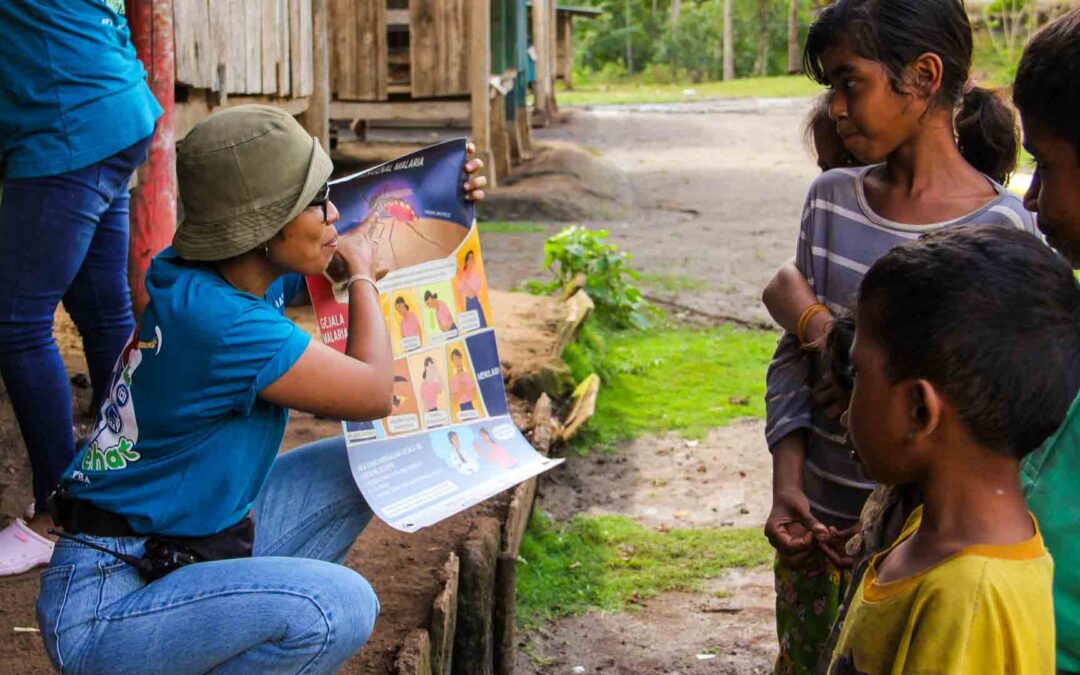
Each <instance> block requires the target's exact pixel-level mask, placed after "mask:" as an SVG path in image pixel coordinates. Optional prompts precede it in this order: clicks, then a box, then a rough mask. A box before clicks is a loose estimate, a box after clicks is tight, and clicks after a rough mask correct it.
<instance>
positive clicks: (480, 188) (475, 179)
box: [465, 143, 488, 202]
mask: <svg viewBox="0 0 1080 675" xmlns="http://www.w3.org/2000/svg"><path fill="white" fill-rule="evenodd" d="M465 153H466V161H465V173H467V174H469V180H467V181H465V199H468V200H469V201H474V202H478V201H480V200H482V199H483V198H484V188H485V187H487V183H488V180H487V178H485V177H484V176H477V175H476V174H477V173H478V172H479V171H480V169H483V168H484V161H483V160H481V159H477V158H476V157H473V155H475V154H476V145H475V144H474V143H468V144H466V145H465Z"/></svg>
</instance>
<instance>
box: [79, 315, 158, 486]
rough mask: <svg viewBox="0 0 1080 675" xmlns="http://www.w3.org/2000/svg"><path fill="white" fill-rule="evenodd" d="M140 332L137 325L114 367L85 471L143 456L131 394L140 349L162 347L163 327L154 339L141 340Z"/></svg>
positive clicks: (112, 467)
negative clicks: (139, 450)
mask: <svg viewBox="0 0 1080 675" xmlns="http://www.w3.org/2000/svg"><path fill="white" fill-rule="evenodd" d="M138 332H139V328H138V326H136V327H135V332H134V333H132V335H131V337H130V338H129V339H128V343H127V346H125V347H124V351H123V352H121V353H120V358H119V360H118V361H117V363H116V367H115V368H114V369H113V379H112V383H111V386H110V387H109V396H108V398H107V399H105V402H104V403H102V405H101V411H100V413H99V418H98V425H97V428H96V429H95V430H94V436H93V437H92V438H91V439H90V444H89V445H88V446H87V448H86V453H85V454H84V455H83V459H82V465H81V468H82V470H83V471H115V470H118V469H124V468H126V467H127V466H128V464H131V463H133V462H137V461H139V460H140V459H141V458H142V457H141V455H139V453H138V452H136V451H135V443H136V442H138V440H139V423H138V421H137V420H136V418H135V402H134V401H133V400H132V396H131V378H132V376H133V375H134V373H135V369H136V368H138V367H139V364H140V363H142V352H141V351H140V350H142V349H149V350H153V351H155V352H157V351H160V349H161V330H160V329H155V336H154V339H153V340H151V341H149V342H143V341H140V340H139V339H138Z"/></svg>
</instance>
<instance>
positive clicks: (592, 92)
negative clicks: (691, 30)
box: [558, 75, 825, 106]
mask: <svg viewBox="0 0 1080 675" xmlns="http://www.w3.org/2000/svg"><path fill="white" fill-rule="evenodd" d="M823 91H825V90H824V88H823V87H822V86H821V85H819V84H817V83H816V82H813V81H811V80H810V79H809V78H807V77H805V76H803V75H785V76H781V77H749V78H743V79H740V80H729V81H727V82H701V83H698V84H690V83H682V84H645V83H643V82H641V81H639V80H633V79H630V80H627V81H625V82H617V83H613V84H599V83H584V84H580V85H575V86H574V89H573V91H567V90H565V89H563V90H560V91H559V92H558V100H559V105H567V106H574V105H614V104H640V103H677V102H679V101H703V100H707V99H711V98H800V97H806V96H816V95H817V94H820V93H822V92H823ZM690 92H692V93H690Z"/></svg>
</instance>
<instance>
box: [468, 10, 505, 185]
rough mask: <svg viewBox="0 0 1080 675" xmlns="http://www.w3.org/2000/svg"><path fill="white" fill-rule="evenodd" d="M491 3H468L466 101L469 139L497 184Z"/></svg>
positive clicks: (490, 182)
mask: <svg viewBox="0 0 1080 675" xmlns="http://www.w3.org/2000/svg"><path fill="white" fill-rule="evenodd" d="M490 35H491V4H490V3H488V2H470V3H469V40H468V44H469V103H470V115H469V117H470V120H471V122H472V141H473V143H475V144H476V154H477V156H478V157H479V158H480V159H482V160H483V161H484V165H485V166H486V167H487V170H486V171H485V173H486V175H487V179H488V186H489V187H490V188H494V187H496V186H497V185H498V173H497V172H496V170H495V162H494V154H493V153H492V146H491V100H490V93H489V92H490V88H491V85H490V84H489V83H488V79H489V78H490V77H491V38H490Z"/></svg>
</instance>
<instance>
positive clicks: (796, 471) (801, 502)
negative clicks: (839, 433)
mask: <svg viewBox="0 0 1080 675" xmlns="http://www.w3.org/2000/svg"><path fill="white" fill-rule="evenodd" d="M772 450H773V503H772V510H771V511H770V512H769V518H768V519H767V520H766V521H765V536H766V537H767V538H768V540H769V543H770V544H772V545H773V548H775V549H776V551H777V553H779V555H780V558H781V559H782V560H783V561H784V564H785V565H787V566H788V567H791V568H798V567H800V566H801V565H803V564H804V563H805V562H806V560H807V559H808V558H809V557H810V555H811V553H813V550H814V538H815V535H816V536H818V537H826V536H827V535H828V528H826V527H825V526H824V525H822V524H821V523H820V522H818V520H817V519H816V518H814V516H813V515H811V513H810V500H809V499H807V498H806V494H805V493H804V492H803V481H802V471H803V462H804V460H805V454H806V450H805V445H804V443H803V435H802V433H800V432H795V433H792V434H789V435H787V436H785V437H784V438H783V439H781V440H780V441H779V442H778V443H777V444H776V445H775V446H773V449H772Z"/></svg>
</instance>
